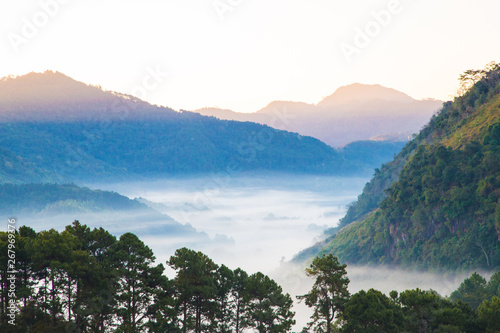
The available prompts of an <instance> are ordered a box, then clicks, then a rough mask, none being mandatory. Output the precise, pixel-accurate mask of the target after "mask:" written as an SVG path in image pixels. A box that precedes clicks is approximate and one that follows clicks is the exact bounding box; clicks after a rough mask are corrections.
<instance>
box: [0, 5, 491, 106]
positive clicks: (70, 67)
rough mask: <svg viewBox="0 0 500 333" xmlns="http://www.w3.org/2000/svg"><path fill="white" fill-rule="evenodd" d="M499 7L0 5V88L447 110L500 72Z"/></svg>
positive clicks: (169, 100)
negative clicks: (61, 86) (461, 82)
mask: <svg viewBox="0 0 500 333" xmlns="http://www.w3.org/2000/svg"><path fill="white" fill-rule="evenodd" d="M499 12H500V1H497V0H475V1H472V0H439V1H431V0H399V1H398V0H381V1H379V0H355V1H340V0H314V1H311V0H309V1H306V0H272V1H269V0H252V1H250V0H190V1H186V0H144V1H138V0H105V1H103V0H23V1H8V0H0V61H1V66H0V77H4V76H7V75H23V74H26V73H28V72H31V71H36V72H42V71H45V70H56V71H60V72H62V73H64V74H66V75H68V76H70V77H72V78H74V79H76V80H78V81H82V82H85V83H88V84H94V85H100V86H102V87H103V88H104V89H107V90H113V91H119V92H123V93H128V94H132V95H136V96H137V97H140V98H142V99H144V100H147V101H148V102H151V103H153V104H158V105H164V106H168V107H171V108H173V109H175V110H181V109H184V110H195V109H198V108H202V107H219V108H224V109H231V110H234V111H238V112H254V111H257V110H259V109H261V108H263V107H265V106H266V105H267V104H268V103H270V102H272V101H274V100H287V101H303V102H307V103H318V102H319V101H320V100H321V99H323V98H324V97H326V96H328V95H330V94H332V93H333V92H334V91H335V89H337V88H338V87H340V86H344V85H347V84H351V83H354V82H360V83H366V84H381V85H384V86H387V87H391V88H395V89H398V90H400V91H403V92H405V93H407V94H409V95H410V96H412V97H414V98H418V99H422V98H436V99H441V100H448V99H450V98H451V97H452V96H453V94H454V93H455V91H456V88H457V86H458V77H459V75H460V73H462V72H464V71H465V70H467V69H479V68H483V67H484V66H485V65H486V64H487V63H489V62H491V61H497V62H500V43H498V40H497V39H498V38H497V36H498V32H500V20H498V13H499Z"/></svg>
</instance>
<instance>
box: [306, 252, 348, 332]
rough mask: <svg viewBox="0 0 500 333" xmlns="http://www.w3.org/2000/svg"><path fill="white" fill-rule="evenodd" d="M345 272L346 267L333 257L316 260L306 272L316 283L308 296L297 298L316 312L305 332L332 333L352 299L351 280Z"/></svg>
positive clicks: (325, 256)
mask: <svg viewBox="0 0 500 333" xmlns="http://www.w3.org/2000/svg"><path fill="white" fill-rule="evenodd" d="M345 268H346V265H345V264H344V265H340V264H339V261H338V259H337V257H334V256H333V255H331V254H329V255H323V256H321V257H316V258H315V259H314V260H313V262H312V264H311V266H310V267H309V268H306V275H307V276H310V277H315V278H316V280H315V282H314V285H313V287H312V289H311V291H310V292H309V293H307V294H305V295H302V296H298V297H297V298H298V299H299V300H304V302H305V304H306V305H307V306H309V307H312V308H314V312H313V315H312V316H311V319H312V321H311V322H310V323H308V325H307V328H305V330H309V329H311V328H312V329H313V331H314V332H328V333H330V332H332V329H333V328H334V327H335V326H334V320H335V318H336V316H338V315H341V314H342V312H343V311H344V307H345V304H346V303H347V301H348V299H349V291H348V290H347V285H348V284H349V279H348V278H347V272H346V270H345Z"/></svg>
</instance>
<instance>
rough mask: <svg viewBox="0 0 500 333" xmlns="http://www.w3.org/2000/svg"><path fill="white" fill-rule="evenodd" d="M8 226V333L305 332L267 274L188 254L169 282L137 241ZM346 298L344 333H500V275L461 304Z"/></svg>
mask: <svg viewBox="0 0 500 333" xmlns="http://www.w3.org/2000/svg"><path fill="white" fill-rule="evenodd" d="M8 222H9V229H8V231H7V232H0V259H1V260H0V330H1V331H2V332H5V333H17V332H33V333H42V332H54V333H57V332H61V333H62V332H82V333H86V332H102V333H106V332H127V333H139V332H158V333H160V332H161V333H164V332H169V333H176V332H178V333H180V332H217V333H219V332H220V333H225V332H227V333H229V332H247V331H248V330H251V331H254V332H259V333H269V332H276V333H284V332H290V331H291V327H292V325H293V324H294V322H295V321H294V316H295V313H294V312H293V311H292V310H291V306H292V303H293V302H292V297H291V296H290V295H289V294H287V293H285V292H284V291H283V289H282V287H281V286H279V285H278V284H277V283H276V282H275V281H274V280H272V279H271V278H269V277H268V276H266V275H264V274H262V273H260V272H257V273H254V274H248V273H247V272H245V271H244V270H242V269H240V268H236V269H234V270H233V269H230V268H229V267H227V266H225V265H223V264H221V265H218V264H216V263H214V262H213V261H212V260H211V259H210V258H209V257H208V256H206V255H205V254H203V253H202V252H197V251H194V250H190V249H187V248H181V249H178V250H177V251H175V254H173V255H172V256H171V257H170V259H169V260H167V261H166V264H167V265H168V266H169V267H170V268H171V269H172V270H173V272H174V273H175V276H174V277H173V278H168V277H167V276H165V275H164V273H165V266H164V265H163V264H162V263H155V255H154V253H153V251H152V250H151V249H150V248H149V247H148V246H147V245H146V244H145V243H144V242H143V241H141V239H140V238H138V237H137V236H136V235H134V234H132V233H125V234H123V235H121V236H120V237H119V238H118V239H117V238H116V237H115V236H113V235H112V234H110V233H109V232H108V231H106V230H105V229H103V228H94V229H91V228H89V227H87V226H86V225H83V224H81V223H79V222H78V221H75V222H73V224H72V225H69V226H67V227H66V228H65V229H64V230H63V231H62V232H59V231H56V230H54V229H51V230H47V231H40V232H36V231H34V230H33V229H31V228H30V227H27V226H22V227H20V228H19V229H17V227H16V221H14V220H9V221H8ZM323 259H324V260H322V261H328V260H330V258H329V257H324V258H323ZM335 261H336V262H337V263H338V261H337V260H336V258H335ZM325 272H326V274H327V277H328V280H327V281H328V282H327V283H326V285H325V284H324V283H323V284H322V285H323V287H325V288H330V287H331V286H333V284H335V283H341V284H343V285H344V286H345V287H347V284H348V283H349V280H348V279H343V278H342V279H340V277H339V276H337V275H335V274H330V273H328V270H325ZM320 281H323V280H321V279H320ZM344 296H345V297H344V298H343V299H342V300H339V299H334V300H333V302H335V306H339V307H338V310H339V311H338V312H337V316H336V319H338V320H337V321H336V322H335V324H333V323H332V326H333V325H335V327H336V328H338V330H335V331H336V332H337V331H338V332H345V333H347V332H360V331H361V332H368V331H369V332H478V333H479V332H494V330H495V329H498V328H499V327H498V325H499V322H498V320H497V319H498V318H497V316H496V314H497V313H498V311H500V299H499V298H498V296H500V273H496V274H494V275H493V276H492V277H491V278H490V280H489V282H487V281H486V280H485V279H484V278H482V277H481V276H479V275H478V274H473V275H472V276H471V277H470V278H468V279H466V280H465V281H464V282H463V283H462V284H461V285H460V287H459V288H458V289H457V290H456V291H455V292H454V293H453V294H452V299H451V300H449V299H446V298H442V297H441V296H439V295H437V294H436V293H435V292H433V291H422V290H420V289H415V290H406V291H403V292H401V293H398V292H396V291H393V292H391V293H390V297H388V296H386V295H384V294H382V293H381V292H380V291H377V290H374V289H370V290H368V291H364V290H361V291H359V292H358V293H356V294H354V295H349V293H348V292H347V293H345V295H344ZM340 301H341V302H340ZM318 325H320V326H319V327H322V326H321V323H318ZM323 328H324V327H323ZM322 332H326V330H323V331H322Z"/></svg>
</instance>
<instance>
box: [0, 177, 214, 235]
mask: <svg viewBox="0 0 500 333" xmlns="http://www.w3.org/2000/svg"><path fill="white" fill-rule="evenodd" d="M0 202H1V203H2V205H1V207H0V217H2V218H4V219H8V218H12V214H13V213H15V214H16V216H22V219H21V220H20V222H21V223H22V224H30V225H31V226H32V227H36V228H44V227H46V225H44V223H50V227H51V228H56V227H57V226H58V224H61V223H62V224H63V225H64V224H67V223H68V222H71V221H72V220H75V219H77V220H80V221H88V222H89V223H90V224H99V221H102V220H105V221H106V222H107V224H108V225H110V226H111V228H112V229H113V231H114V232H115V233H117V234H121V233H123V230H124V229H128V230H130V229H137V231H135V232H137V233H138V234H141V235H146V234H156V235H158V234H164V237H165V239H167V238H168V237H171V238H172V239H174V238H175V237H185V238H188V237H189V239H192V240H193V241H199V242H202V241H209V237H208V235H207V234H205V233H203V232H198V231H196V230H195V229H194V228H193V227H192V226H190V225H189V224H187V225H184V224H181V223H178V222H176V221H175V220H173V219H172V218H171V217H170V216H168V215H165V214H161V213H159V212H157V211H156V210H154V209H152V208H150V207H148V206H147V205H145V204H143V203H141V202H139V201H138V200H131V199H129V198H127V197H125V196H122V195H120V194H118V193H115V192H109V191H101V190H91V189H89V188H86V187H79V186H77V185H74V184H0ZM137 221H140V223H137ZM146 226H148V228H146Z"/></svg>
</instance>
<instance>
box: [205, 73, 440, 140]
mask: <svg viewBox="0 0 500 333" xmlns="http://www.w3.org/2000/svg"><path fill="white" fill-rule="evenodd" d="M441 104H442V102H441V101H437V100H430V99H428V100H415V99H413V98H411V97H410V96H408V95H406V94H404V93H402V92H399V91H397V90H395V89H391V88H386V87H383V86H381V85H367V84H360V83H354V84H351V85H348V86H344V87H340V88H338V89H337V90H336V91H335V92H334V93H333V94H332V95H330V96H328V97H326V98H324V99H323V100H322V101H320V102H319V103H318V104H316V105H315V104H307V103H302V102H289V101H274V102H271V103H270V104H268V105H267V106H266V107H264V108H262V109H261V110H258V111H257V112H255V113H238V112H234V111H231V110H221V109H215V108H205V109H200V110H196V111H195V112H198V113H200V114H203V115H206V116H212V117H217V118H219V119H225V120H238V121H253V122H257V123H260V124H265V125H268V126H271V127H274V128H278V129H282V130H287V131H291V132H297V133H299V134H301V135H307V136H312V137H315V138H317V139H320V140H321V141H323V142H325V143H327V144H329V145H330V146H333V147H342V146H344V145H346V144H348V143H350V142H353V141H363V140H372V139H374V140H377V138H380V137H385V138H391V140H395V141H407V140H408V139H409V138H410V137H411V135H412V134H413V133H417V132H418V131H419V130H420V129H421V128H422V127H423V126H424V125H425V124H426V123H427V122H428V121H429V120H430V118H431V116H432V115H433V114H434V113H435V112H436V111H437V110H438V109H439V108H440V107H441Z"/></svg>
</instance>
